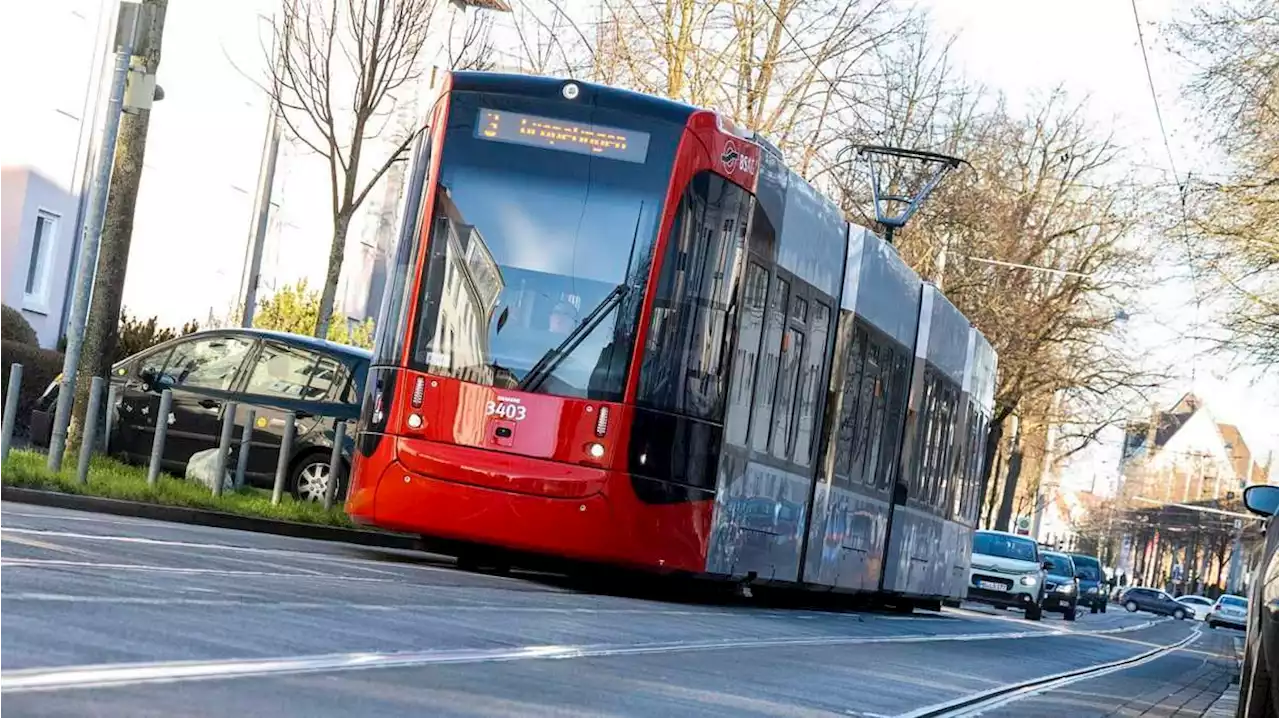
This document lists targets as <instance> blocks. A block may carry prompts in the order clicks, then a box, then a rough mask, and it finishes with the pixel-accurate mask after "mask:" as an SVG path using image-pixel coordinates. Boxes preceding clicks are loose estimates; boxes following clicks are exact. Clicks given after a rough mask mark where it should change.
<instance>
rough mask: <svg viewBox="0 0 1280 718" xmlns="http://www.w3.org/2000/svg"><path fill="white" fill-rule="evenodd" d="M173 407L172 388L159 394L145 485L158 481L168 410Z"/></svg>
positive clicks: (167, 430) (153, 484) (167, 431)
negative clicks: (158, 408)
mask: <svg viewBox="0 0 1280 718" xmlns="http://www.w3.org/2000/svg"><path fill="white" fill-rule="evenodd" d="M172 409H173V390H172V389H165V390H164V392H163V393H161V394H160V410H159V411H157V412H156V433H155V436H153V437H152V438H151V463H150V464H149V465H148V466H147V486H155V485H156V483H157V482H159V481H160V461H161V459H162V458H163V457H164V441H165V438H166V437H167V436H168V435H169V412H170V411H171V410H172Z"/></svg>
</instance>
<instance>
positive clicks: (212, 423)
mask: <svg viewBox="0 0 1280 718" xmlns="http://www.w3.org/2000/svg"><path fill="white" fill-rule="evenodd" d="M369 360H370V353H369V352H368V351H366V350H364V349H359V348H357V347H351V346H346V345H342V344H334V343H331V342H326V341H321V340H319V339H314V338H311V337H304V336H299V335H296V334H285V333H282V332H271V331H264V330H258V329H224V330H214V331H204V332H197V333H195V334H189V335H187V336H184V337H180V338H178V339H174V340H172V341H168V342H165V343H163V344H159V345H157V346H154V347H151V348H150V349H147V350H145V351H142V352H139V353H138V354H135V355H133V356H131V357H129V358H128V359H125V360H123V361H121V362H120V363H118V364H116V365H115V366H114V367H112V369H111V383H112V384H113V385H115V386H116V388H117V400H116V405H115V406H114V407H111V410H113V411H114V412H115V419H114V421H115V425H114V428H113V429H112V436H111V445H110V446H109V447H108V451H109V453H111V454H113V455H116V456H120V457H121V458H123V459H125V460H126V461H130V462H133V463H139V464H144V463H146V462H148V461H149V460H150V457H151V444H152V441H153V439H154V436H155V426H156V419H157V416H156V415H157V414H158V413H159V406H160V394H161V392H163V391H164V390H165V389H171V390H173V405H172V408H171V410H170V413H169V416H168V417H167V421H168V422H169V428H168V432H167V437H166V441H165V449H164V455H163V458H162V461H163V465H164V468H165V470H167V471H170V472H172V473H175V474H177V475H179V476H181V475H183V473H184V472H185V471H186V465H187V462H188V461H189V460H190V459H191V456H192V455H193V454H195V453H196V452H199V451H204V450H206V449H213V448H216V447H217V445H218V438H219V434H220V432H221V428H222V419H223V415H224V410H225V408H226V406H227V404H228V403H230V402H234V403H235V404H236V426H237V429H236V432H235V434H234V435H233V438H234V439H235V441H236V445H238V442H239V439H238V437H239V435H240V428H239V427H243V426H244V422H245V420H246V419H247V418H248V412H249V411H250V410H252V411H253V412H254V415H255V417H254V429H253V435H252V437H251V444H250V451H249V461H248V465H247V466H246V470H245V481H246V483H249V484H252V485H257V486H262V487H266V488H269V487H271V486H272V484H273V483H274V478H275V471H276V462H277V460H278V457H279V452H280V443H281V439H282V436H283V430H284V425H285V417H286V416H287V415H288V414H289V413H291V412H292V413H295V414H297V416H298V421H297V434H296V438H295V439H294V443H293V448H292V451H291V457H290V460H289V485H288V488H289V490H290V491H292V492H293V494H294V496H295V497H297V498H300V499H304V500H312V501H316V500H320V499H322V498H323V497H324V490H325V486H326V484H327V482H328V476H329V456H330V453H331V451H332V447H333V436H334V427H335V425H336V422H338V421H347V422H352V421H355V419H356V418H357V417H358V416H359V413H360V396H361V392H362V390H363V388H364V380H365V375H366V374H367V373H368V369H369ZM57 399H58V384H57V382H56V381H55V382H54V383H53V384H51V385H50V386H49V388H48V389H47V390H46V391H45V393H44V395H43V396H42V397H41V398H40V401H39V402H38V403H37V406H36V409H35V411H33V412H32V417H31V433H32V441H33V443H36V444H37V445H40V446H48V443H49V434H50V429H51V426H52V424H53V421H52V415H53V413H54V409H55V407H56V404H57ZM347 436H348V437H350V436H351V433H348V434H347ZM350 441H351V439H350V438H348V439H347V442H350ZM347 442H344V443H347ZM349 451H350V450H349V448H345V447H344V453H346V454H348V455H349ZM343 477H344V478H343V479H342V481H344V482H345V472H344V474H343ZM339 486H340V487H341V486H342V484H339Z"/></svg>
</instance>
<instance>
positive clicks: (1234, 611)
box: [1204, 595, 1249, 631]
mask: <svg viewBox="0 0 1280 718" xmlns="http://www.w3.org/2000/svg"><path fill="white" fill-rule="evenodd" d="M1204 620H1206V621H1208V622H1209V628H1217V627H1218V626H1230V627H1232V628H1239V629H1240V630H1242V631H1243V630H1244V628H1245V626H1246V625H1247V624H1248V622H1249V601H1248V600H1247V599H1245V598H1244V597H1243V596H1226V595H1224V596H1219V597H1218V601H1217V603H1215V604H1213V608H1212V609H1210V610H1209V616H1208V617H1207V618H1205V619H1204Z"/></svg>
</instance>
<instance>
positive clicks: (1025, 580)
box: [1018, 575, 1037, 586]
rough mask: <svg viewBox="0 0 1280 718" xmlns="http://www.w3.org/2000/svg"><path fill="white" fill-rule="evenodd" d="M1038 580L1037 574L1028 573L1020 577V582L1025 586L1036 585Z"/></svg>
mask: <svg viewBox="0 0 1280 718" xmlns="http://www.w3.org/2000/svg"><path fill="white" fill-rule="evenodd" d="M1036 580H1037V579H1036V577H1035V576H1032V575H1026V576H1023V577H1022V578H1020V579H1018V583H1020V584H1022V585H1023V586H1034V585H1036Z"/></svg>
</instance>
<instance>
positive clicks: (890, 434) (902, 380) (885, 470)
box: [876, 351, 911, 491]
mask: <svg viewBox="0 0 1280 718" xmlns="http://www.w3.org/2000/svg"><path fill="white" fill-rule="evenodd" d="M910 366H911V365H910V363H909V362H908V361H907V358H906V356H905V355H904V354H903V353H902V352H899V351H895V352H894V353H893V370H892V372H891V373H890V374H889V382H888V385H887V386H886V387H885V393H886V394H887V395H888V399H887V401H886V409H885V427H884V439H883V440H882V448H881V450H880V469H879V474H878V480H877V482H876V487H877V488H879V489H880V490H882V491H883V490H885V489H887V488H889V485H890V484H891V483H892V482H893V473H894V471H895V470H896V468H897V466H898V456H899V451H898V449H899V446H898V445H899V444H900V443H901V441H902V421H903V412H905V411H906V408H907V392H908V391H909V390H910V382H911V374H910V372H909V368H910Z"/></svg>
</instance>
